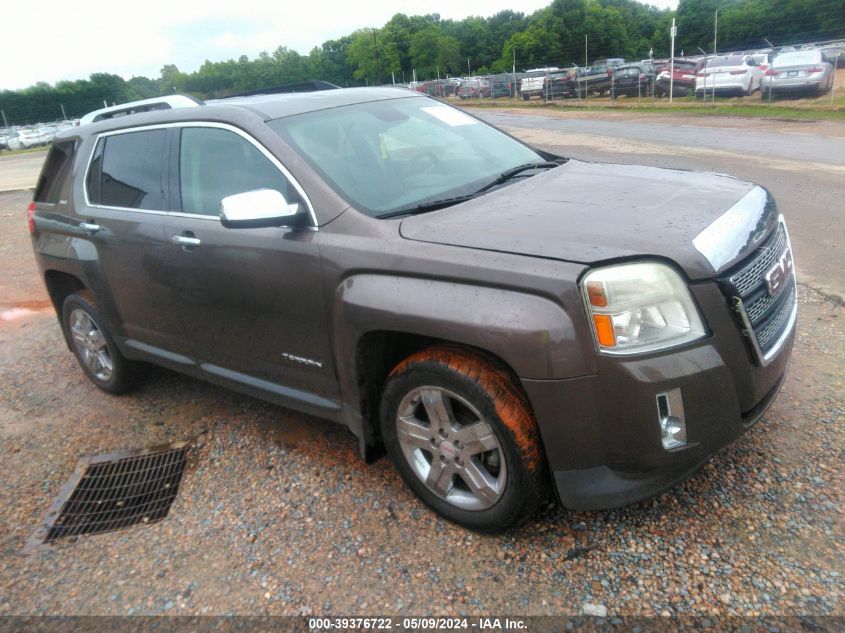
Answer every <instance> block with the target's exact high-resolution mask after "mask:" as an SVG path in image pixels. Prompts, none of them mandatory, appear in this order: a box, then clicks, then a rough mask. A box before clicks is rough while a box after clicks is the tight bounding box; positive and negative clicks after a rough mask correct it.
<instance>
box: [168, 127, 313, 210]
mask: <svg viewBox="0 0 845 633" xmlns="http://www.w3.org/2000/svg"><path fill="white" fill-rule="evenodd" d="M256 189H274V190H276V191H278V192H279V193H281V194H282V195H283V196H284V197H285V199H286V200H287V201H288V202H289V203H293V202H299V201H300V200H299V198H298V196H297V194H296V190H295V189H294V188H293V187H290V186H288V182H287V179H286V178H285V177H284V175H283V174H282V173H281V172H280V171H279V169H278V167H276V166H275V165H274V164H273V163H271V162H270V160H269V159H268V158H267V157H266V156H265V155H264V154H263V153H262V152H261V151H260V150H259V149H258V148H257V147H256V146H255V145H253V144H252V143H250V142H249V141H247V140H246V139H245V138H243V137H242V136H240V135H239V134H236V133H234V132H232V131H230V130H223V129H220V128H211V127H186V128H183V129H182V138H181V142H180V149H179V190H180V194H181V198H182V211H183V212H184V213H193V214H197V215H213V216H216V215H218V214H219V213H220V201H221V200H222V199H223V198H225V197H227V196H231V195H234V194H236V193H245V192H247V191H254V190H256Z"/></svg>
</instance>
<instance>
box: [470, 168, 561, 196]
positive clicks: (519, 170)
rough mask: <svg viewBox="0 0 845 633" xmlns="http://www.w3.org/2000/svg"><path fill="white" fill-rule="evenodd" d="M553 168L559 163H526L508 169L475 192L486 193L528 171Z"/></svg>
mask: <svg viewBox="0 0 845 633" xmlns="http://www.w3.org/2000/svg"><path fill="white" fill-rule="evenodd" d="M555 167H560V163H553V162H550V161H549V162H542V163H526V164H525V165H520V166H519V167H514V168H513V169H508V170H507V171H505V172H502V173H501V174H499V176H498V177H497V178H496V180H494V181H493V182H491V183H488V184H486V185H484V186H483V187H482V188H481V189H479V190H478V191H476V192H475V193H476V194H479V193H482V192H484V191H487V190H488V189H492V188H493V187H495V186H496V185H501V184H502V183H503V182H507V181H508V180H510V179H511V178H513V177H514V176H518V175H519V174H521V173H522V172H524V171H528V170H529V169H554V168H555Z"/></svg>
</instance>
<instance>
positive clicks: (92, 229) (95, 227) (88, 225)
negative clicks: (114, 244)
mask: <svg viewBox="0 0 845 633" xmlns="http://www.w3.org/2000/svg"><path fill="white" fill-rule="evenodd" d="M79 228H80V229H82V230H83V231H85V232H86V233H88V234H90V235H94V233H96V232H97V231H99V230H100V225H99V224H94V223H93V222H80V223H79Z"/></svg>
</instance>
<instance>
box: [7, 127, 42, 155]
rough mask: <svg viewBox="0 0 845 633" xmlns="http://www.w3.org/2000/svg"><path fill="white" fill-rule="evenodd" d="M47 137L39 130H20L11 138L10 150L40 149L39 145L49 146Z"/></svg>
mask: <svg viewBox="0 0 845 633" xmlns="http://www.w3.org/2000/svg"><path fill="white" fill-rule="evenodd" d="M49 142H50V141H49V139H48V138H47V136H46V135H45V134H44V133H43V132H42V131H41V130H38V129H29V130H18V131H17V132H16V133H15V134H13V135H12V136H10V137H9V140H8V141H7V144H8V145H9V149H12V150H14V149H29V148H30V147H38V146H39V145H47V144H48V143H49Z"/></svg>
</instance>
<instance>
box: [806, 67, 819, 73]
mask: <svg viewBox="0 0 845 633" xmlns="http://www.w3.org/2000/svg"><path fill="white" fill-rule="evenodd" d="M821 71H822V67H821V66H813V67H812V68H808V69H807V74H808V75H812V74H813V73H820V72H821Z"/></svg>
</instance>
